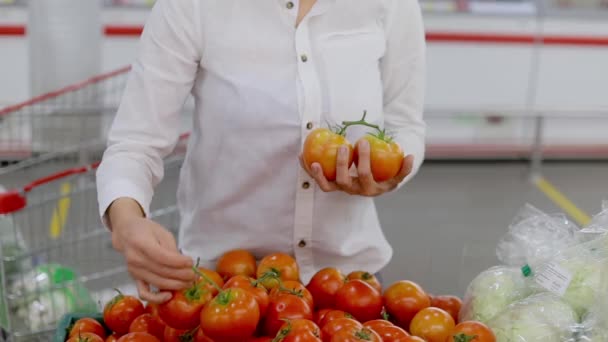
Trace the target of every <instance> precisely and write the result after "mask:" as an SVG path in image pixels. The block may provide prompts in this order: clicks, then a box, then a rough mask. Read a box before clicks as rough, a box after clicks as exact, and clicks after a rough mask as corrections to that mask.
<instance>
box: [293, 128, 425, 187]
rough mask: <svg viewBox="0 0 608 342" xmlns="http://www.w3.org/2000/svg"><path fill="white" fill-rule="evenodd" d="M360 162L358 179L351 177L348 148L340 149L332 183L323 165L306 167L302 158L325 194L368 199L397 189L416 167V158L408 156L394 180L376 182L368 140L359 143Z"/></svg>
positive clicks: (309, 172)
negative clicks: (357, 196)
mask: <svg viewBox="0 0 608 342" xmlns="http://www.w3.org/2000/svg"><path fill="white" fill-rule="evenodd" d="M358 150H359V162H358V165H357V177H353V176H351V175H350V171H349V167H348V149H347V148H346V146H342V147H340V149H339V151H338V159H337V163H336V181H335V182H330V181H328V180H327V178H325V175H324V174H323V170H322V168H321V165H319V164H318V163H314V164H312V165H311V166H310V167H309V166H308V165H306V164H305V163H304V162H303V160H302V157H301V156H300V162H301V164H302V167H303V168H304V170H306V172H307V173H308V174H309V175H310V176H311V177H312V178H314V179H315V181H316V182H317V184H318V185H319V187H320V188H321V190H323V191H325V192H332V191H344V192H346V193H349V194H351V195H361V196H368V197H375V196H379V195H381V194H383V193H385V192H389V191H392V190H394V189H395V188H397V186H398V185H399V183H401V182H402V181H403V180H404V179H405V177H407V176H408V175H409V174H410V172H412V168H413V165H414V157H413V156H407V157H406V158H405V159H404V160H403V165H402V166H401V170H400V171H399V173H398V174H397V176H395V177H394V178H393V179H389V180H387V181H385V182H376V181H375V180H374V176H373V175H372V170H371V161H370V146H369V143H368V142H367V141H366V140H362V141H360V142H359V146H358Z"/></svg>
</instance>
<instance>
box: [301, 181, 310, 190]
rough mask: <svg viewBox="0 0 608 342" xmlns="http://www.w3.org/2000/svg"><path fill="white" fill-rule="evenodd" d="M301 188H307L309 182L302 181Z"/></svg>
mask: <svg viewBox="0 0 608 342" xmlns="http://www.w3.org/2000/svg"><path fill="white" fill-rule="evenodd" d="M302 188H303V189H308V188H310V183H309V182H304V183H302Z"/></svg>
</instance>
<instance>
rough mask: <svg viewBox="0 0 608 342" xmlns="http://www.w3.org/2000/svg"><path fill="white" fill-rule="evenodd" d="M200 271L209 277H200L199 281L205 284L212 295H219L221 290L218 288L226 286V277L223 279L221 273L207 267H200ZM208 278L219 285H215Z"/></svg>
mask: <svg viewBox="0 0 608 342" xmlns="http://www.w3.org/2000/svg"><path fill="white" fill-rule="evenodd" d="M198 271H199V272H200V273H202V274H203V275H205V276H206V277H207V278H204V277H202V276H201V277H199V280H198V283H199V284H201V283H202V284H204V286H205V288H206V289H207V290H209V291H210V292H211V294H212V295H214V296H215V295H217V294H218V292H219V291H218V289H217V288H218V287H219V288H220V289H221V288H222V286H224V279H222V277H221V276H220V274H219V273H217V272H215V271H212V270H208V269H206V268H202V267H199V268H198ZM208 280H211V281H213V282H214V283H215V285H217V287H215V286H214V285H213V284H212V283H209V281H208Z"/></svg>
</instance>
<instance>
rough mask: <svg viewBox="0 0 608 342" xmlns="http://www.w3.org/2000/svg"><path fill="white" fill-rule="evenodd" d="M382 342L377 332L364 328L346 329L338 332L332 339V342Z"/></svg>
mask: <svg viewBox="0 0 608 342" xmlns="http://www.w3.org/2000/svg"><path fill="white" fill-rule="evenodd" d="M362 341H367V342H382V338H381V337H380V336H379V335H378V333H376V332H375V331H373V330H371V329H368V328H365V327H362V328H346V329H343V330H340V331H338V332H337V333H335V334H334V335H333V336H332V337H331V340H330V342H362Z"/></svg>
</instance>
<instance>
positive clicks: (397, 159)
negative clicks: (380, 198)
mask: <svg viewBox="0 0 608 342" xmlns="http://www.w3.org/2000/svg"><path fill="white" fill-rule="evenodd" d="M363 139H365V140H367V141H368V142H369V146H370V163H371V170H372V175H373V176H374V180H375V181H376V182H384V181H387V180H389V179H393V178H394V177H395V176H396V175H397V174H398V173H399V171H400V170H401V167H402V165H403V159H404V154H403V150H402V149H401V147H400V146H399V145H398V144H397V143H396V142H395V141H393V140H392V139H390V138H389V137H386V136H385V134H384V133H380V134H378V136H374V135H370V134H368V135H366V136H365V137H363V138H361V139H360V140H359V141H358V142H357V145H356V146H355V152H354V156H353V161H354V163H355V165H358V162H359V149H358V146H359V142H360V141H361V140H363Z"/></svg>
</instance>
